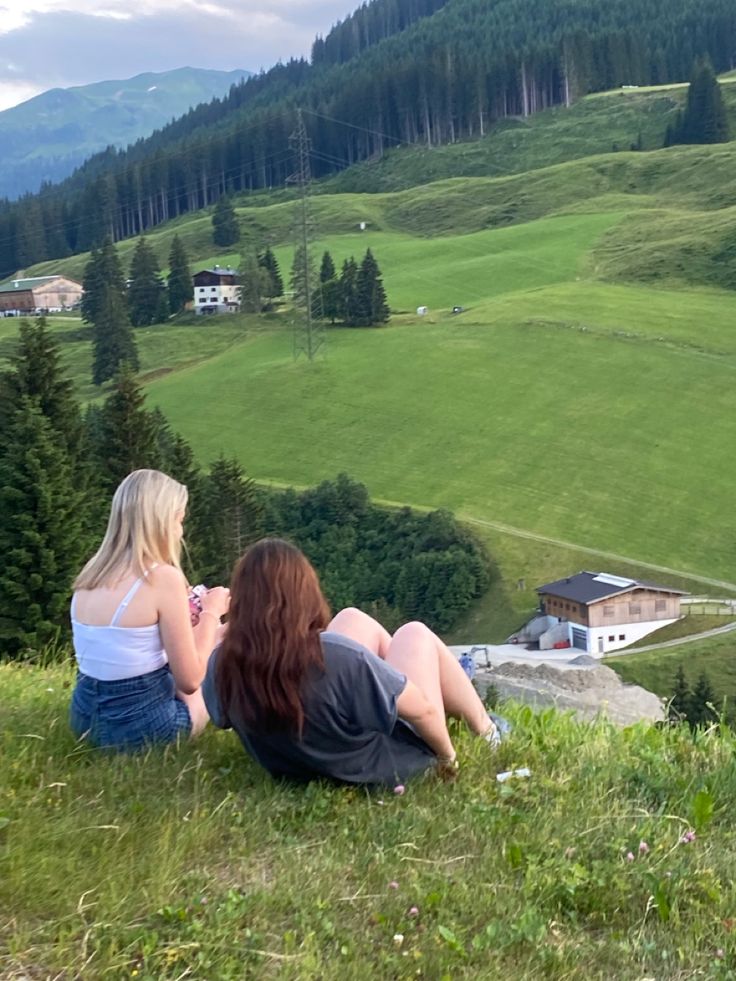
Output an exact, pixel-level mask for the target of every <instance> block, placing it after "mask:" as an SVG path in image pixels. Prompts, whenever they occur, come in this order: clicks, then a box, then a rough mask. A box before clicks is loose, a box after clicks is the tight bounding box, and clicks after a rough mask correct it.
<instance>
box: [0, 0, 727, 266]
mask: <svg viewBox="0 0 736 981" xmlns="http://www.w3.org/2000/svg"><path fill="white" fill-rule="evenodd" d="M437 6H438V2H437V0H374V3H372V4H369V5H367V6H365V7H363V8H361V9H360V10H359V11H358V12H357V13H356V14H355V15H353V17H351V18H348V19H347V20H346V21H345V22H344V23H343V24H339V25H338V26H337V27H336V28H335V29H334V31H333V32H331V33H330V34H329V35H328V36H327V37H326V38H324V39H317V41H316V42H315V47H314V54H313V62H312V63H311V64H310V63H308V62H306V61H304V60H300V61H292V62H290V63H288V64H286V65H278V66H276V67H275V68H273V69H271V71H269V72H266V73H263V74H261V75H259V76H257V77H255V78H253V79H250V80H248V81H247V82H245V83H244V84H242V85H240V86H237V87H235V88H234V89H233V90H232V91H231V93H230V94H229V96H228V97H227V98H225V99H223V100H213V102H212V103H210V104H209V105H206V106H201V107H198V108H197V109H196V110H193V111H192V112H190V113H189V114H188V115H187V116H185V117H183V118H182V119H180V120H178V121H176V122H174V123H172V124H171V125H170V126H168V127H166V128H164V129H163V130H161V131H160V132H158V133H156V134H154V136H152V137H151V138H150V139H148V140H144V141H140V142H139V143H138V144H136V145H135V146H134V147H132V148H130V149H129V150H128V151H125V152H118V151H114V150H110V151H107V152H106V153H104V154H100V155H98V156H96V157H93V158H91V159H90V160H89V161H88V162H87V164H85V166H84V167H82V168H80V170H79V171H77V172H76V174H75V175H74V176H73V177H71V178H70V179H69V180H68V181H66V182H65V183H64V184H62V185H59V186H57V187H49V188H46V189H45V190H44V192H43V193H42V194H40V195H38V196H35V197H30V196H29V197H27V198H25V199H23V200H22V201H21V202H18V203H16V204H9V203H7V202H6V203H4V204H3V205H2V206H0V275H8V274H10V273H12V272H14V271H15V270H17V269H18V268H25V267H27V266H29V265H31V264H32V263H34V262H38V261H41V260H43V259H46V258H55V257H60V256H63V255H68V254H70V253H74V252H78V251H83V250H85V249H88V248H90V247H91V246H93V245H95V244H96V243H98V242H99V241H100V240H101V239H102V237H104V235H105V234H107V233H108V232H111V233H112V235H113V237H114V238H115V239H121V238H125V237H128V236H131V235H135V234H137V233H138V232H140V231H142V230H145V229H146V228H150V227H152V226H154V225H157V224H159V223H160V222H163V221H166V220H168V219H171V218H175V217H177V216H178V215H180V214H183V213H185V212H191V211H196V210H198V209H200V208H202V207H205V206H207V205H208V204H211V203H212V202H214V201H215V200H217V198H218V197H219V196H220V195H222V194H223V193H225V192H232V191H235V192H242V191H254V190H258V189H261V188H272V187H275V186H281V185H283V184H284V182H285V181H286V178H287V176H288V174H289V173H290V171H291V170H292V169H293V161H292V155H291V153H290V152H289V134H290V133H291V132H292V129H293V127H294V123H295V113H296V109H297V108H298V107H299V108H302V109H303V110H304V111H305V118H306V122H307V126H308V129H309V133H310V136H311V139H312V141H313V153H312V164H313V169H314V173H315V175H316V176H318V177H320V176H324V175H326V174H330V173H333V172H335V171H337V170H340V169H343V168H344V167H346V166H348V165H350V164H352V163H354V162H356V161H359V160H363V159H366V158H369V157H372V156H375V155H380V154H381V153H382V152H383V150H384V149H385V148H387V147H390V146H395V145H397V144H399V143H401V144H406V143H418V144H422V145H426V146H436V145H440V144H444V143H451V142H455V141H457V140H461V139H468V138H474V137H478V136H481V135H483V134H484V133H485V132H486V130H487V127H488V125H489V124H490V123H491V122H492V121H493V120H497V119H500V118H504V117H508V116H520V117H526V116H529V115H531V114H532V113H535V112H536V111H538V110H541V109H544V108H547V107H550V106H555V105H569V104H570V103H571V102H573V101H574V100H575V99H576V98H578V97H579V96H581V95H583V94H585V93H589V92H592V91H598V90H605V89H608V88H611V87H614V86H619V85H631V84H649V83H662V82H669V81H675V80H685V79H687V78H688V77H689V75H690V72H691V69H692V65H693V62H694V60H695V59H696V58H697V57H699V56H701V55H707V56H709V58H710V60H711V61H712V63H713V65H714V67H715V69H716V71H724V70H727V69H730V68H731V67H733V58H734V52H735V51H736V9H734V6H733V4H732V3H731V2H729V0H669V2H667V3H665V0H631V2H624V0H608V2H604V0H580V2H578V3H576V4H575V5H571V4H569V3H567V2H566V0H545V2H544V3H543V4H540V3H538V2H535V0H492V2H488V0H449V2H448V3H446V4H445V5H444V6H440V7H439V9H435V8H436V7H437Z"/></svg>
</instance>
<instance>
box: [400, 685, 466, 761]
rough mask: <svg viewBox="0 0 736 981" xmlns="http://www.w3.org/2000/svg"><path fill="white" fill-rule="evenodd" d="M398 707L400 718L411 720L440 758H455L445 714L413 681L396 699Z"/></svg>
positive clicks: (406, 720)
mask: <svg viewBox="0 0 736 981" xmlns="http://www.w3.org/2000/svg"><path fill="white" fill-rule="evenodd" d="M396 707H397V708H398V710H399V718H400V719H403V720H404V721H405V722H409V723H410V724H411V725H412V726H413V727H414V728H415V729H416V731H417V732H418V734H419V735H420V736H421V737H422V739H423V740H424V741H425V742H426V743H427V745H428V746H429V747H430V748H431V749H432V750H433V751H434V752H435V753H436V754H437V756H438V757H440V759H443V760H450V759H454V758H455V748H454V747H453V745H452V740H451V739H450V733H449V732H448V731H447V723H446V721H445V717H444V715H442V714H441V713H440V712H439V710H438V709H437V707H436V706H435V705H433V704H432V703H431V702H430V701H429V699H427V698H426V697H425V695H424V694H423V692H422V691H421V690H420V689H419V688H418V687H417V686H416V685H415V684H414V682H413V681H407V682H406V687H405V688H404V690H403V691H402V692H401V694H400V695H399V697H398V698H397V699H396Z"/></svg>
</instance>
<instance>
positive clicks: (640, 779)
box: [0, 665, 736, 981]
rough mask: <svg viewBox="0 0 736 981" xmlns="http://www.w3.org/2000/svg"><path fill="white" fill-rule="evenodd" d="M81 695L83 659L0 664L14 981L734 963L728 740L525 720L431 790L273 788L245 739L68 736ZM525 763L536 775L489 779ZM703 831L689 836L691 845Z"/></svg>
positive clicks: (593, 972) (421, 785) (462, 747)
mask: <svg viewBox="0 0 736 981" xmlns="http://www.w3.org/2000/svg"><path fill="white" fill-rule="evenodd" d="M71 681H72V674H71V671H70V670H69V669H66V668H53V669H49V670H41V669H38V668H33V667H28V666H25V667H22V666H15V667H14V666H12V665H0V685H2V690H3V693H4V694H3V725H2V728H1V729H0V975H2V977H3V978H7V979H9V981H10V979H20V978H30V977H39V978H40V977H80V978H84V979H85V981H97V979H102V978H105V979H111V981H117V979H126V981H129V979H131V978H136V979H140V981H174V979H180V978H182V977H183V976H188V977H197V978H217V979H219V981H230V979H232V981H235V979H238V981H239V979H242V978H259V979H269V978H280V979H293V981H299V979H304V981H306V979H312V978H316V977H319V978H321V979H324V981H338V979H339V981H362V979H364V978H376V979H383V978H385V979H389V978H391V979H409V978H431V979H441V978H452V979H458V981H460V979H477V978H496V977H499V978H500V977H513V978H515V979H518V981H532V979H534V981H536V979H538V978H541V977H547V978H566V979H569V981H573V979H579V981H598V979H600V981H603V979H605V981H608V979H610V978H612V977H615V978H617V979H619V981H629V979H630V981H634V979H637V978H642V977H657V978H664V977H667V978H676V977H682V978H684V977H691V976H696V975H697V976H703V977H708V978H713V979H724V981H725V979H726V978H728V977H731V976H732V974H733V972H734V970H736V960H735V959H734V953H733V943H732V930H733V919H732V915H733V909H734V904H735V903H736V891H735V889H734V882H736V832H734V827H733V821H732V811H733V802H734V797H735V795H736V776H735V773H734V768H733V763H732V760H733V752H734V748H735V745H734V740H733V737H732V736H731V735H730V734H729V733H727V732H726V733H725V734H724V735H723V737H716V736H715V735H713V734H709V735H703V734H700V735H698V736H696V737H695V738H692V737H691V736H690V734H689V732H687V731H686V730H681V729H680V730H677V729H675V730H664V729H663V730H657V729H654V728H650V727H647V726H637V727H633V728H631V729H628V730H625V731H619V730H616V729H614V728H612V727H611V726H609V725H607V724H604V723H599V724H596V725H593V726H591V725H581V724H576V723H575V722H574V721H573V720H572V719H571V718H569V717H567V716H561V715H557V714H555V713H554V712H553V711H546V712H544V713H542V714H540V715H538V716H536V717H535V716H534V715H533V714H532V713H531V711H530V710H528V709H521V708H513V707H512V708H511V709H510V710H509V714H510V715H511V717H512V718H513V720H514V722H515V725H516V728H515V732H514V734H513V736H512V737H511V739H510V740H509V741H508V742H507V743H506V744H505V745H504V746H503V747H502V748H501V750H500V751H499V754H498V755H497V756H496V757H490V756H489V754H488V751H487V747H485V745H479V744H478V743H477V742H474V741H472V740H471V739H470V738H469V737H468V736H467V735H465V734H461V735H459V737H458V748H459V754H460V757H461V759H462V769H461V773H460V778H459V780H458V782H457V783H456V784H454V785H437V784H435V783H434V782H433V781H431V780H428V781H422V780H419V781H415V782H414V783H412V784H410V785H409V786H408V787H407V789H406V793H405V794H404V795H403V796H397V795H394V794H393V793H392V792H391V790H390V789H388V790H387V791H385V792H373V793H368V792H366V791H364V790H360V789H354V790H350V789H342V788H333V787H328V786H317V785H313V786H310V787H308V788H303V787H293V786H287V785H280V784H277V783H274V782H272V781H270V779H269V778H267V777H266V776H265V775H264V774H263V773H262V772H260V771H259V770H258V769H257V768H256V767H255V765H254V764H252V763H251V762H249V761H248V760H247V759H246V758H245V756H244V754H243V752H242V749H241V748H240V746H239V745H238V744H237V742H236V739H235V738H234V737H233V736H232V734H223V733H217V732H209V733H207V734H206V735H205V736H204V737H203V738H202V739H201V740H199V741H198V742H197V743H196V744H188V745H184V746H182V747H181V748H179V749H176V748H169V749H167V750H151V751H150V752H148V753H146V754H141V755H138V756H134V757H131V758H122V757H115V756H109V755H105V754H99V753H95V752H93V751H90V750H89V749H87V748H85V747H84V746H83V745H78V744H75V742H74V740H73V738H72V736H71V734H70V733H69V731H68V729H67V726H66V712H67V703H68V699H69V685H70V683H71ZM521 765H525V766H528V767H529V768H530V770H531V774H532V775H531V778H530V779H529V780H518V781H515V782H514V781H510V782H508V783H505V784H498V783H497V782H496V780H495V773H496V772H497V771H500V770H503V769H508V768H511V767H516V766H521ZM162 790H163V792H162ZM688 829H694V830H695V833H696V837H695V840H694V841H693V842H691V843H690V844H686V845H685V844H680V843H679V842H680V838H681V836H682V835H683V833H684V832H685V831H686V830H688ZM642 841H643V842H645V843H646V848H647V849H648V850H647V851H644V848H642V849H641V850H640V842H642ZM629 852H630V853H631V855H632V859H631V860H630V861H629V860H627V858H626V855H627V853H629Z"/></svg>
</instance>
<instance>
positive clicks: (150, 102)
mask: <svg viewBox="0 0 736 981" xmlns="http://www.w3.org/2000/svg"><path fill="white" fill-rule="evenodd" d="M249 74H250V72H246V71H232V72H222V71H212V70H209V69H201V68H178V69H176V70H175V71H169V72H146V73H145V74H142V75H136V76H135V77H134V78H128V79H118V80H115V81H105V82H96V83H94V84H91V85H78V86H73V87H72V88H67V89H51V90H50V91H48V92H43V93H42V94H41V95H37V96H34V98H32V99H29V100H28V101H27V102H23V103H21V104H20V105H18V106H14V107H13V108H12V109H6V110H4V111H3V112H0V144H2V148H3V152H2V156H1V157H0V198H11V199H12V198H17V197H20V196H21V195H23V194H26V193H27V192H29V191H37V190H38V189H39V187H40V186H41V184H42V183H44V182H49V181H51V182H55V183H56V182H59V181H61V180H63V179H64V178H65V177H67V176H69V174H71V173H72V171H73V170H74V169H75V168H76V167H78V166H79V165H80V164H82V163H83V162H84V161H85V160H86V159H87V157H90V156H92V154H94V153H97V152H98V151H100V150H103V149H104V148H105V147H108V146H114V147H116V148H119V149H123V148H125V147H127V146H128V145H129V144H131V143H135V142H136V141H137V140H139V139H142V138H144V137H147V136H150V135H151V133H153V131H154V130H156V129H160V128H161V127H162V126H165V125H166V124H167V123H169V122H170V121H171V120H172V119H174V118H176V117H178V116H183V115H184V114H185V113H186V112H187V111H188V110H189V109H190V108H192V107H193V106H197V105H199V104H200V103H203V102H209V101H210V100H211V99H213V98H216V97H220V96H223V95H225V94H226V93H227V91H228V90H229V88H230V86H231V85H236V84H237V83H238V82H240V81H241V80H242V79H244V78H247V77H248V76H249Z"/></svg>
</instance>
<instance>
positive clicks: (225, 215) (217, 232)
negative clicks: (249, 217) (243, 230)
mask: <svg viewBox="0 0 736 981" xmlns="http://www.w3.org/2000/svg"><path fill="white" fill-rule="evenodd" d="M212 241H213V242H214V243H215V245H235V244H236V242H239V241H240V228H239V226H238V219H237V216H236V214H235V208H233V205H232V201H231V200H230V198H229V197H227V195H225V194H223V196H222V197H221V198H219V199H218V202H217V204H216V205H215V211H214V213H213V215H212Z"/></svg>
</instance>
